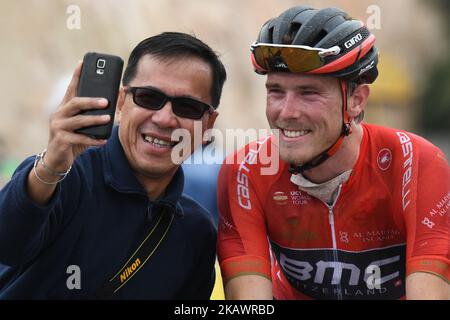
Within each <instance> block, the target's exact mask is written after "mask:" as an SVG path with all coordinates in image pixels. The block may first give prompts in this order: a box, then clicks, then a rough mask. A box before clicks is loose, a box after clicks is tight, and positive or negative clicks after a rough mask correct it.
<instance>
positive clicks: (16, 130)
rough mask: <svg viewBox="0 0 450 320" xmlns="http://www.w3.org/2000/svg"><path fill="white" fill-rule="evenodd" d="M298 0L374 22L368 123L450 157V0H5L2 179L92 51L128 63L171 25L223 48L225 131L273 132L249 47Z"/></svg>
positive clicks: (31, 148) (43, 132)
mask: <svg viewBox="0 0 450 320" xmlns="http://www.w3.org/2000/svg"><path fill="white" fill-rule="evenodd" d="M298 4H306V5H311V6H313V7H327V6H337V7H340V8H342V9H344V10H345V11H347V12H349V13H350V14H351V15H352V16H353V17H355V18H359V19H361V20H362V21H364V22H365V23H366V24H367V25H368V26H369V28H371V31H372V32H373V33H374V34H375V35H376V36H377V39H378V40H377V45H378V47H379V48H380V51H381V62H380V77H379V79H378V80H377V82H376V83H375V84H374V85H373V86H372V95H371V99H370V104H369V106H368V107H367V112H366V119H365V120H366V121H367V122H374V123H378V124H381V125H386V126H391V127H397V128H400V129H406V130H410V131H414V132H416V133H419V134H421V135H424V136H425V137H426V138H427V139H429V140H431V141H432V142H433V143H435V144H436V145H438V146H439V147H441V148H442V149H443V150H444V152H445V153H446V154H447V156H449V154H450V142H449V140H450V139H449V137H450V133H449V132H450V128H449V123H450V55H449V54H448V50H449V49H450V43H449V37H450V33H449V32H450V22H449V19H448V17H449V13H450V2H449V1H446V0H432V1H420V0H394V1H392V0H370V1H366V0H362V1H357V2H356V1H345V0H335V1H321V0H316V1H313V0H310V1H302V2H299V1H291V0H245V1H241V0H227V1H224V0H190V1H183V0H146V1H144V0H127V1H124V0H96V1H87V0H86V1H74V0H73V1H59V0H58V1H56V0H16V1H1V2H0V16H1V19H0V38H1V50H0V70H1V74H2V77H0V84H1V90H0V101H1V104H0V108H1V115H0V163H1V166H0V168H1V169H0V176H1V177H2V179H3V180H5V179H7V177H8V175H9V174H10V172H11V170H13V169H14V168H15V166H16V165H17V161H19V160H22V159H23V158H24V157H26V156H28V155H31V154H35V153H37V152H39V151H41V149H43V148H44V147H45V145H46V142H47V135H48V128H47V126H48V118H49V115H50V113H51V112H52V111H53V110H54V109H55V108H56V107H57V106H58V104H59V102H60V99H61V97H62V95H63V93H64V91H65V87H66V85H67V83H68V81H69V79H70V75H71V73H72V70H73V69H74V67H75V65H76V64H77V61H78V60H80V59H82V57H83V55H84V53H85V52H87V51H99V52H105V53H112V54H116V55H120V56H122V57H123V58H124V60H126V59H127V58H128V55H129V53H130V52H131V50H132V48H133V47H134V46H135V45H136V44H137V43H138V42H140V41H141V40H142V39H144V38H146V37H149V36H151V35H155V34H158V33H160V32H163V31H169V30H170V31H182V32H187V33H190V34H194V35H196V36H197V37H198V38H200V39H201V40H203V41H205V42H206V43H208V44H209V45H210V46H211V47H212V48H213V49H215V50H216V51H218V52H219V53H220V54H221V57H222V60H223V62H224V64H225V66H226V67H227V70H228V81H227V83H226V84H225V88H224V93H223V98H222V103H221V106H220V116H219V120H218V123H217V128H218V129H220V130H223V131H225V129H231V128H243V129H247V128H268V125H267V121H266V118H265V113H264V108H265V89H264V85H263V84H264V77H260V76H257V75H256V74H255V73H253V70H252V67H251V64H250V60H249V45H250V44H251V43H252V42H253V41H254V40H255V38H256V36H257V34H258V31H259V28H260V26H261V25H262V24H263V23H264V22H265V21H267V20H268V19H269V18H271V17H274V16H276V15H278V14H280V13H281V12H282V11H283V10H285V9H286V8H288V7H290V6H294V5H298ZM377 14H379V15H378V17H377V16H376V15H377ZM77 17H78V18H79V19H78V20H77ZM77 24H78V25H77Z"/></svg>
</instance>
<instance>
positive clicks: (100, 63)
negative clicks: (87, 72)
mask: <svg viewBox="0 0 450 320" xmlns="http://www.w3.org/2000/svg"><path fill="white" fill-rule="evenodd" d="M105 65H106V61H105V59H98V60H97V68H99V69H103V68H104V67H105Z"/></svg>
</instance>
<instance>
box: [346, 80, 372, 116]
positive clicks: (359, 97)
mask: <svg viewBox="0 0 450 320" xmlns="http://www.w3.org/2000/svg"><path fill="white" fill-rule="evenodd" d="M369 95H370V87H369V85H367V84H360V85H358V86H357V87H356V88H355V90H354V92H353V94H352V95H351V96H349V98H348V102H347V103H348V105H347V112H348V115H349V116H350V117H352V118H356V117H357V116H358V115H359V114H360V113H361V112H364V109H365V107H366V103H367V100H368V99H369Z"/></svg>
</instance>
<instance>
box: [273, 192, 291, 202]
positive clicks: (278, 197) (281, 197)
mask: <svg viewBox="0 0 450 320" xmlns="http://www.w3.org/2000/svg"><path fill="white" fill-rule="evenodd" d="M273 200H274V201H275V203H276V204H278V205H285V204H287V200H288V196H287V195H286V194H285V193H284V192H283V191H278V192H275V193H274V194H273Z"/></svg>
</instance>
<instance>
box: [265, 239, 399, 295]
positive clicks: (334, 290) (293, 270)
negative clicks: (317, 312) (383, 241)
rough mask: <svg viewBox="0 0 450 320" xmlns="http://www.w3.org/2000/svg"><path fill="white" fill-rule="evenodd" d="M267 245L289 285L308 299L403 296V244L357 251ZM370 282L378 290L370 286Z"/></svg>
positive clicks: (272, 243)
mask: <svg viewBox="0 0 450 320" xmlns="http://www.w3.org/2000/svg"><path fill="white" fill-rule="evenodd" d="M270 245H271V248H272V251H273V253H274V256H275V257H276V262H277V263H276V265H278V267H279V268H280V269H281V270H282V272H283V274H284V276H285V278H286V280H287V281H288V282H289V284H290V285H291V286H292V287H293V288H295V289H297V290H298V291H299V292H301V293H303V294H304V295H307V296H309V297H311V298H314V299H344V298H345V299H349V300H352V299H353V300H355V299H399V298H401V297H402V296H404V295H405V287H404V282H403V279H405V271H406V270H405V269H406V268H405V265H406V259H405V256H406V246H405V245H404V244H400V245H397V246H390V247H385V248H377V249H372V250H365V251H360V252H354V251H344V250H333V249H310V250H308V249H290V248H286V247H281V246H279V245H277V244H276V243H274V242H273V241H270ZM333 257H334V259H333ZM375 269H377V273H378V277H377V279H378V280H377V279H375V277H374V275H375V273H374V270H375ZM374 281H375V282H376V283H378V287H375V286H371V283H375V282H374Z"/></svg>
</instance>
